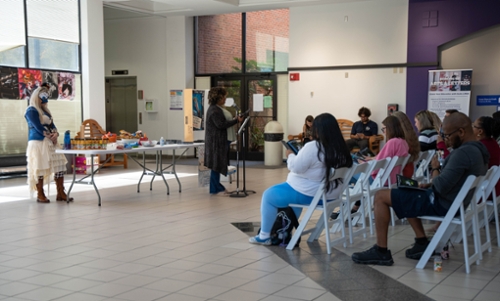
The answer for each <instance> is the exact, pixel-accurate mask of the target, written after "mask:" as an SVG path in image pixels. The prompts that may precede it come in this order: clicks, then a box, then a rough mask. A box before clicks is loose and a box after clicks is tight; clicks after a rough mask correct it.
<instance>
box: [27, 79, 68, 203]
mask: <svg viewBox="0 0 500 301" xmlns="http://www.w3.org/2000/svg"><path fill="white" fill-rule="evenodd" d="M49 88H50V85H49V84H47V83H43V84H42V85H41V86H40V87H39V88H37V89H35V91H33V93H32V94H31V97H30V105H29V107H28V108H27V109H26V112H25V114H24V118H26V121H27V122H28V130H29V133H28V147H27V149H26V157H27V158H26V159H27V162H28V168H27V169H28V185H29V187H30V190H31V191H32V192H33V191H37V199H36V201H37V202H39V203H50V200H49V199H48V198H47V197H46V196H45V193H44V191H43V183H44V182H46V183H48V182H49V181H50V178H51V175H54V180H55V182H56V185H57V197H56V200H57V201H72V200H73V198H70V199H69V200H68V196H67V195H66V193H65V192H64V173H65V171H66V163H67V161H66V157H65V156H64V155H63V154H56V152H55V150H56V149H58V148H60V146H59V144H58V143H57V137H59V133H58V132H57V128H56V126H55V125H54V121H53V120H52V114H51V113H50V110H49V108H48V101H49V100H48V99H49V93H48V91H49V90H48V89H49Z"/></svg>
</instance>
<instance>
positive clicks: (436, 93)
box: [427, 69, 472, 119]
mask: <svg viewBox="0 0 500 301" xmlns="http://www.w3.org/2000/svg"><path fill="white" fill-rule="evenodd" d="M471 80H472V69H463V70H460V69H459V70H429V86H428V91H429V94H428V98H427V109H428V110H429V111H432V112H434V113H436V114H437V115H438V116H439V117H440V118H441V119H443V118H444V116H445V113H446V110H448V109H456V110H458V111H460V112H462V113H464V114H466V115H469V108H470V93H471V91H470V89H471Z"/></svg>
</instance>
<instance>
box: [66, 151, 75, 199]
mask: <svg viewBox="0 0 500 301" xmlns="http://www.w3.org/2000/svg"><path fill="white" fill-rule="evenodd" d="M72 157H73V158H72V160H73V181H71V185H70V186H69V189H68V194H67V199H66V203H69V194H70V193H71V189H73V185H75V180H76V165H75V164H76V155H72Z"/></svg>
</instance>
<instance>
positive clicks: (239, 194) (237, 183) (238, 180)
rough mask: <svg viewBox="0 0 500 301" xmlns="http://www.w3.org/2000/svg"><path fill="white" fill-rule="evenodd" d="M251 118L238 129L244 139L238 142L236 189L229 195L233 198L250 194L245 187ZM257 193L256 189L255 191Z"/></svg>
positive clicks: (246, 119)
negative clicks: (241, 168) (246, 139)
mask: <svg viewBox="0 0 500 301" xmlns="http://www.w3.org/2000/svg"><path fill="white" fill-rule="evenodd" d="M248 120H250V117H247V118H245V121H243V124H242V125H241V126H240V129H239V130H238V135H239V136H240V138H241V139H242V143H238V151H237V152H236V191H232V192H231V194H230V195H229V196H230V197H232V198H244V197H246V196H248V193H247V191H246V188H245V127H246V125H247V123H248ZM242 146H243V153H242V155H243V156H242V159H243V190H242V191H240V151H241V148H242ZM253 193H255V191H253Z"/></svg>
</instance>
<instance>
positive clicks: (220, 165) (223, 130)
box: [205, 87, 243, 196]
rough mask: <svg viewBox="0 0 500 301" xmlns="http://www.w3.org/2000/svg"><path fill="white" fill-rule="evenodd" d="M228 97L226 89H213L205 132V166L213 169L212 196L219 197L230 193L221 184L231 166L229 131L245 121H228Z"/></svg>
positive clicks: (209, 99) (211, 180)
mask: <svg viewBox="0 0 500 301" xmlns="http://www.w3.org/2000/svg"><path fill="white" fill-rule="evenodd" d="M226 96H227V91H226V89H224V88H221V87H214V88H211V89H210V92H209V93H208V102H209V104H210V106H209V107H208V110H207V120H206V130H205V166H206V167H208V168H210V169H211V172H210V194H211V195H218V196H229V192H227V191H226V188H224V186H222V184H221V183H220V175H221V174H223V175H225V176H226V175H227V166H228V164H229V158H228V155H227V154H228V151H229V143H228V137H227V129H228V128H229V127H232V126H234V125H235V124H236V123H238V122H241V121H242V120H243V118H242V117H240V116H236V117H235V118H234V119H232V120H226V117H225V116H224V111H223V106H224V103H226Z"/></svg>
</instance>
